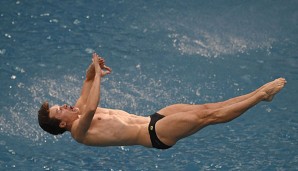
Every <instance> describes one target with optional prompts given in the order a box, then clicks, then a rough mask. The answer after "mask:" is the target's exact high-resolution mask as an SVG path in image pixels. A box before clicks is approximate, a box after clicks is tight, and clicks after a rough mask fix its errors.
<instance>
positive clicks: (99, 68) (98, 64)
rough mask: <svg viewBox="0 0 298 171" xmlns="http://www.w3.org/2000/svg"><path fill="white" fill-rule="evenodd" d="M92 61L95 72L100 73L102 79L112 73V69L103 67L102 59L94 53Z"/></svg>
mask: <svg viewBox="0 0 298 171" xmlns="http://www.w3.org/2000/svg"><path fill="white" fill-rule="evenodd" d="M92 61H93V65H94V67H95V72H96V73H100V76H102V77H104V76H105V75H107V74H110V73H111V72H112V69H111V68H110V67H107V66H106V65H105V61H104V59H103V58H101V57H99V56H98V55H97V54H96V53H93V55H92Z"/></svg>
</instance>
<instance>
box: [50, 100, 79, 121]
mask: <svg viewBox="0 0 298 171" xmlns="http://www.w3.org/2000/svg"><path fill="white" fill-rule="evenodd" d="M78 114H79V108H77V107H73V106H68V105H66V104H64V105H62V106H58V105H55V106H52V107H51V108H50V115H49V116H50V118H56V119H59V120H61V122H70V121H74V120H76V119H77V118H78Z"/></svg>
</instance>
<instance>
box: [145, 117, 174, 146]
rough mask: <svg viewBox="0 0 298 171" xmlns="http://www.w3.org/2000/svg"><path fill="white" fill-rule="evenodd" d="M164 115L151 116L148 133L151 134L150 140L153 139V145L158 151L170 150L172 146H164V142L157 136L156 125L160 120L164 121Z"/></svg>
mask: <svg viewBox="0 0 298 171" xmlns="http://www.w3.org/2000/svg"><path fill="white" fill-rule="evenodd" d="M163 117H165V116H163V115H161V114H158V113H155V114H153V115H150V118H151V120H150V123H149V126H148V131H149V134H150V139H151V143H152V146H153V147H154V148H157V149H168V148H170V147H171V146H168V145H166V144H164V143H163V142H161V141H160V140H159V139H158V137H157V135H156V132H155V124H156V122H157V121H158V120H160V119H162V118H163Z"/></svg>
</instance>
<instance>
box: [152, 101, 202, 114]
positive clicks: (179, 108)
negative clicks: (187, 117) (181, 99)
mask: <svg viewBox="0 0 298 171" xmlns="http://www.w3.org/2000/svg"><path fill="white" fill-rule="evenodd" d="M203 109H204V106H203V105H192V104H173V105H170V106H167V107H165V108H163V109H161V110H159V111H158V112H157V113H159V114H161V115H164V116H169V115H174V114H177V113H182V112H189V111H194V110H203Z"/></svg>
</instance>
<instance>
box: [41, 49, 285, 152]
mask: <svg viewBox="0 0 298 171" xmlns="http://www.w3.org/2000/svg"><path fill="white" fill-rule="evenodd" d="M110 73H111V69H110V68H109V67H107V66H106V65H105V62H104V60H103V58H100V57H99V56H98V55H97V54H96V53H94V54H93V56H92V63H91V64H90V66H89V68H88V69H87V72H86V79H85V81H84V83H83V87H82V90H81V95H80V97H79V98H78V99H77V102H76V104H75V105H74V106H69V105H62V106H58V105H54V106H52V107H50V106H49V104H48V102H44V103H43V104H42V106H41V108H40V110H39V111H38V113H39V114H38V120H39V125H40V127H41V128H42V129H43V130H45V131H47V132H49V133H51V134H54V135H57V134H62V133H64V132H65V131H69V132H70V133H71V136H72V137H73V138H74V139H75V140H76V141H77V142H79V143H82V144H85V145H90V146H128V145H142V146H145V147H154V148H158V149H167V148H170V147H172V146H173V145H175V143H176V142H177V141H178V140H180V139H182V138H185V137H187V136H190V135H192V134H194V133H196V132H198V131H199V130H200V129H202V128H204V127H206V126H208V125H213V124H218V123H225V122H229V121H231V120H233V119H235V118H237V117H238V116H240V115H241V114H243V113H244V112H245V111H247V110H248V109H250V108H251V107H253V106H255V105H256V104H258V103H259V102H261V101H271V100H272V99H273V97H274V95H275V94H276V93H278V92H279V91H280V90H281V89H282V88H283V87H284V86H285V84H286V80H285V79H284V78H278V79H276V80H274V81H272V82H269V83H267V84H265V85H263V86H261V87H260V88H258V89H256V90H255V91H253V92H251V93H249V94H246V95H242V96H239V97H235V98H231V99H229V100H226V101H223V102H217V103H207V104H195V105H191V104H173V105H170V106H167V107H165V108H163V109H161V110H159V111H157V112H156V113H154V114H153V115H150V116H148V117H144V116H138V115H135V114H130V113H127V112H125V111H123V110H117V109H108V108H101V107H98V105H99V103H100V82H101V79H102V78H103V77H104V76H106V75H107V74H110ZM123 100H125V99H123Z"/></svg>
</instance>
